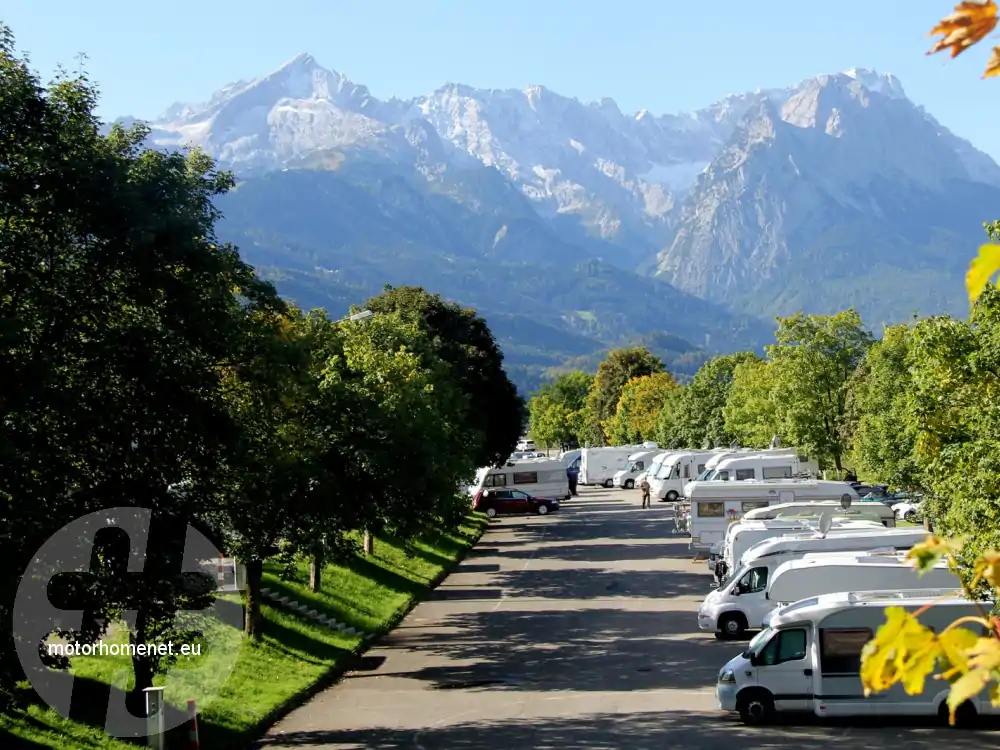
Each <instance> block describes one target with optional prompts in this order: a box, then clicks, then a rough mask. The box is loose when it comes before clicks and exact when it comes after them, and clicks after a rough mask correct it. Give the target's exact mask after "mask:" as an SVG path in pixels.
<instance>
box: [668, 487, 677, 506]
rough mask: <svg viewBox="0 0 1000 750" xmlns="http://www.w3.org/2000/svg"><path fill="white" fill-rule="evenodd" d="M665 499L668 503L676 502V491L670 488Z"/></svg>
mask: <svg viewBox="0 0 1000 750" xmlns="http://www.w3.org/2000/svg"><path fill="white" fill-rule="evenodd" d="M665 499H666V501H667V502H668V503H675V502H677V493H676V492H674V491H673V490H670V492H668V493H667V497H666V498H665Z"/></svg>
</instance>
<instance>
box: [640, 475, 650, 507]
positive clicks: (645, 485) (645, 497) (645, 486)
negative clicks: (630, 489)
mask: <svg viewBox="0 0 1000 750" xmlns="http://www.w3.org/2000/svg"><path fill="white" fill-rule="evenodd" d="M639 489H640V490H642V507H643V508H648V507H649V480H648V479H646V477H643V478H642V481H641V482H639Z"/></svg>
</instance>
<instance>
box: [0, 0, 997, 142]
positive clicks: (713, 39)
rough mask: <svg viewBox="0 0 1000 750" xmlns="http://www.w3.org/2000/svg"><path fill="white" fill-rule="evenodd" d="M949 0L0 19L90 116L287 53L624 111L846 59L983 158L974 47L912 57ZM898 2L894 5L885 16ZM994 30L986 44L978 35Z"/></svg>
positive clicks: (981, 93)
mask: <svg viewBox="0 0 1000 750" xmlns="http://www.w3.org/2000/svg"><path fill="white" fill-rule="evenodd" d="M953 4H954V2H953V0H909V2H905V3H904V2H902V0H891V1H890V0H867V1H866V2H861V1H860V0H838V2H831V3H817V2H807V1H806V0H799V2H789V1H788V0H766V2H756V3H749V2H746V1H745V0H742V1H740V2H737V1H736V0H717V1H716V2H684V3H680V2H677V1H676V0H659V1H658V2H657V1H656V0H613V1H607V0H606V1H604V2H598V0H576V1H575V2H570V1H569V0H530V1H529V0H506V1H505V2H502V3H498V2H490V3H488V2H484V1H483V0H423V1H422V2H412V0H411V1H410V2H402V1H388V0H384V1H379V0H364V1H363V2H344V1H343V0H326V1H325V2H320V1H318V0H317V1H311V0H283V2H274V1H273V0H268V1H266V2H265V1H264V0H243V1H242V2H234V1H233V0H200V1H199V2H193V1H192V0H174V1H173V2H170V3H150V4H148V5H147V4H145V3H136V2H127V3H126V2H123V1H121V0H100V1H99V2H91V3H81V2H79V0H45V1H44V2H43V1H42V0H4V3H3V6H4V7H3V9H2V10H0V20H2V21H3V22H4V23H6V24H8V25H9V26H11V27H12V29H13V31H14V34H15V35H16V37H17V41H18V47H19V48H20V49H22V50H25V51H27V52H29V53H30V55H31V59H32V61H33V64H34V66H35V67H36V68H37V70H38V71H39V72H40V73H42V74H43V75H45V76H48V75H49V74H50V73H51V72H52V71H53V70H54V69H55V66H56V64H58V63H60V62H62V63H63V64H65V65H66V66H67V67H70V68H75V66H76V61H75V57H76V55H77V53H78V52H85V53H86V54H87V56H88V62H87V70H88V71H89V73H90V75H91V77H92V78H93V79H94V80H95V81H96V82H97V83H98V84H99V87H100V89H101V92H102V103H101V114H102V115H103V116H106V117H108V118H113V117H116V116H119V115H124V114H131V115H134V116H137V117H140V118H152V117H155V116H156V115H157V114H159V113H160V112H162V111H163V110H165V109H166V108H167V107H168V106H169V105H170V104H172V103H173V102H176V101H184V102H192V101H202V100H204V99H207V98H208V96H209V95H210V94H211V93H212V92H213V91H214V90H216V89H217V88H220V87H221V86H222V85H223V84H225V83H228V82H231V81H235V80H239V79H244V78H252V77H254V76H257V75H262V74H264V73H267V72H269V71H271V70H273V69H274V68H276V67H278V66H279V65H280V64H282V63H283V62H285V61H287V60H289V59H291V58H292V57H294V56H295V55H296V54H298V53H300V52H309V53H311V54H312V55H313V56H314V57H316V59H317V60H318V61H319V62H320V63H321V64H322V65H323V66H325V67H327V68H331V69H334V70H337V71H339V72H341V73H344V74H345V75H347V76H348V77H349V78H351V79H352V80H353V81H355V82H357V83H363V84H365V85H367V86H368V87H369V88H370V89H371V91H372V93H373V94H374V95H375V96H378V97H380V98H388V97H389V96H391V95H393V94H395V95H398V96H400V97H409V96H414V95H418V94H423V93H427V92H429V91H432V90H433V89H435V88H437V87H438V86H440V85H442V84H443V83H446V82H453V81H460V82H462V83H468V84H471V85H473V86H479V87H485V88H507V87H515V88H523V87H524V86H527V85H529V84H533V83H542V84H545V85H546V86H548V87H549V88H551V89H553V90H555V91H557V92H559V93H561V94H565V95H568V96H576V97H578V98H580V99H582V100H585V101H589V100H594V99H599V98H601V97H602V96H609V97H611V98H613V99H615V101H617V102H618V104H619V106H620V107H621V108H622V110H623V111H635V110H638V109H642V108H645V109H649V110H650V111H651V112H653V113H656V114H661V113H664V112H678V111H684V110H691V109H696V108H698V107H702V106H705V105H707V104H710V103H711V102H713V101H715V100H717V99H719V98H721V97H723V96H725V95H726V94H729V93H735V92H739V91H745V90H752V89H755V88H758V87H761V88H767V87H773V86H784V85H789V84H794V83H797V82H798V81H800V80H802V79H803V78H807V77H810V76H813V75H817V74H820V73H831V72H837V71H840V70H845V69H847V68H851V67H855V66H857V67H869V68H875V69H877V70H879V71H881V72H886V71H888V72H892V73H895V74H896V75H897V76H898V77H899V78H900V80H901V81H902V83H903V86H904V88H905V89H906V92H907V94H908V95H909V96H910V98H911V99H913V100H914V101H915V102H916V103H918V104H922V105H924V106H925V107H927V109H928V110H929V111H930V112H931V113H932V114H934V115H935V116H936V117H937V118H938V119H939V120H941V121H942V122H943V123H944V124H945V125H946V126H948V127H950V128H951V129H952V130H954V131H955V132H956V133H957V134H958V135H961V136H963V137H965V138H968V139H969V140H971V141H972V142H973V143H974V144H975V145H976V146H977V147H979V148H981V149H983V150H985V151H987V152H988V153H990V154H991V155H993V156H994V158H997V159H1000V128H997V127H996V119H995V118H996V113H997V106H996V102H997V100H998V97H1000V80H988V81H983V80H981V79H980V76H981V74H982V70H983V68H984V67H985V61H986V58H987V56H988V47H986V46H983V48H982V49H979V50H972V51H969V52H967V53H965V54H964V55H963V56H962V57H960V58H959V59H957V60H954V61H950V60H948V59H947V57H946V56H943V55H936V56H934V57H927V56H926V55H925V54H924V53H925V52H926V51H927V49H928V48H929V47H930V44H931V40H929V39H928V38H927V36H926V34H927V32H928V31H929V30H930V28H931V27H932V26H933V25H934V23H935V22H936V21H937V20H938V19H939V18H940V17H942V16H944V15H947V14H948V13H949V12H950V10H951V7H952V6H953ZM899 8H905V13H903V14H900V13H899V12H898V9H899ZM993 43H996V42H993Z"/></svg>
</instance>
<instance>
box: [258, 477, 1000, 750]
mask: <svg viewBox="0 0 1000 750" xmlns="http://www.w3.org/2000/svg"><path fill="white" fill-rule="evenodd" d="M672 531H673V523H672V512H671V511H670V510H669V509H668V508H667V507H666V506H664V505H662V504H654V506H653V507H652V508H650V509H642V508H640V507H639V496H638V492H637V491H627V490H592V489H588V488H583V489H582V490H581V494H580V496H579V497H577V498H573V500H572V501H570V502H568V503H566V504H565V505H564V507H563V508H562V509H561V510H560V511H559V512H558V513H555V514H553V515H551V516H547V517H504V518H502V519H500V520H498V521H496V522H494V523H493V524H492V525H491V528H490V529H489V530H488V531H487V533H486V534H485V535H484V537H483V539H482V541H481V542H480V543H479V545H478V546H477V547H476V548H475V549H474V550H473V551H472V552H471V553H470V555H469V556H468V557H467V559H466V560H465V562H464V563H463V564H462V565H461V566H460V568H459V569H458V570H457V571H456V572H455V573H454V574H452V575H451V576H450V577H449V578H448V579H447V580H446V581H445V582H444V584H443V585H442V586H441V587H439V588H438V589H437V590H436V591H435V592H434V593H433V594H432V596H431V597H430V599H429V600H428V601H426V602H424V603H423V604H421V605H419V606H418V607H417V608H415V609H414V610H413V612H412V613H411V614H410V616H409V617H407V618H406V620H404V621H403V623H402V625H401V626H400V627H399V628H397V629H396V630H395V631H393V633H391V634H390V635H389V636H388V637H387V638H386V639H385V640H384V641H383V642H382V643H381V644H379V645H378V646H376V647H375V648H373V649H371V650H370V651H369V652H368V654H367V655H366V656H365V657H364V659H363V660H362V661H361V663H360V664H359V665H358V667H359V668H358V669H357V671H354V672H352V673H350V674H348V675H347V676H346V677H345V678H344V680H342V681H341V683H340V684H338V685H336V686H334V687H333V688H331V689H329V690H327V691H325V692H324V693H322V694H320V695H319V696H317V697H316V698H315V699H314V700H313V701H311V702H310V703H308V704H306V705H305V706H303V707H302V708H300V709H298V710H297V711H295V712H293V713H292V714H291V715H289V716H288V717H287V718H286V719H285V720H284V721H282V722H281V723H279V724H278V725H277V726H276V727H274V729H273V730H272V731H271V732H270V734H269V735H268V736H267V737H266V738H265V739H264V741H263V742H261V743H260V745H259V747H261V748H268V749H269V750H276V749H277V748H302V747H309V748H337V749H338V750H347V749H352V750H358V749H361V748H365V749H372V750H376V749H377V750H392V749H395V748H411V749H413V750H466V749H467V750H473V749H474V750H510V749H511V748H539V749H542V750H548V749H549V748H551V749H552V750H555V749H556V748H559V749H560V750H562V749H564V748H602V749H603V748H608V749H611V748H616V749H617V748H666V747H669V748H671V749H672V750H675V749H677V750H679V749H683V748H703V749H704V748H720V749H721V748H726V749H727V750H732V748H740V749H741V750H753V749H755V748H784V747H787V748H792V747H795V748H806V749H807V750H808V749H811V748H820V747H824V748H826V747H830V743H831V742H834V741H838V742H847V743H855V746H857V747H865V746H876V745H878V746H883V747H888V748H892V750H916V749H917V748H925V747H926V748H931V747H943V744H944V743H948V747H949V748H954V749H957V750H962V749H964V748H972V747H974V746H979V745H981V744H982V743H984V742H987V743H989V742H993V741H994V735H993V734H992V733H988V734H984V733H983V732H961V731H957V730H949V729H944V728H938V727H936V726H935V725H934V724H933V723H932V722H928V723H927V724H926V725H923V726H919V727H913V726H908V725H907V724H906V723H901V722H898V721H896V722H894V723H893V724H892V725H890V726H878V724H879V722H872V721H868V722H864V723H837V724H831V723H822V722H819V721H818V720H811V719H808V718H806V719H801V720H797V721H795V722H792V723H788V722H785V723H782V724H780V725H778V726H772V727H767V728H763V729H751V728H747V727H744V726H743V725H742V724H741V723H740V722H739V720H738V719H736V718H734V717H732V716H728V715H723V714H721V713H719V712H718V711H717V710H716V708H715V699H714V683H715V678H716V675H717V673H718V670H719V667H721V666H722V664H723V663H724V662H725V661H726V660H727V659H728V658H729V657H731V656H732V655H733V654H735V653H737V652H738V651H739V650H741V648H742V646H741V645H740V644H733V643H724V642H718V641H716V640H715V639H714V638H713V637H712V636H711V635H707V634H704V633H699V632H698V631H697V624H696V611H697V609H698V605H699V603H700V601H701V599H702V598H703V596H704V594H705V593H706V591H707V590H708V588H709V584H710V581H711V577H710V575H709V574H708V569H707V568H706V566H705V564H704V563H703V562H699V563H694V562H692V561H691V556H690V554H689V553H688V551H687V538H686V537H682V536H679V535H674V534H673V533H672ZM882 723H883V724H884V722H882Z"/></svg>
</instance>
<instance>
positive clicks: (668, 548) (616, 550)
mask: <svg viewBox="0 0 1000 750" xmlns="http://www.w3.org/2000/svg"><path fill="white" fill-rule="evenodd" d="M504 557H508V558H511V559H524V558H528V557H531V558H534V559H536V560H541V559H546V560H548V559H552V560H567V561H574V562H619V561H626V560H686V559H690V557H691V553H690V552H689V551H688V550H687V549H685V548H684V546H683V545H680V544H677V543H673V544H672V543H670V542H663V541H656V542H653V543H652V544H649V543H646V544H621V543H618V544H603V543H594V544H548V545H543V546H540V547H537V548H534V549H532V548H525V550H524V552H521V551H519V550H508V551H505V552H504ZM705 571H706V573H705V575H706V576H708V575H709V574H708V568H705Z"/></svg>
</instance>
